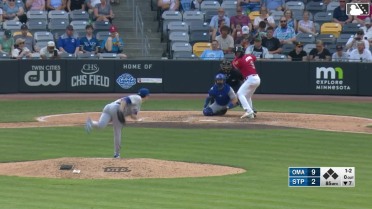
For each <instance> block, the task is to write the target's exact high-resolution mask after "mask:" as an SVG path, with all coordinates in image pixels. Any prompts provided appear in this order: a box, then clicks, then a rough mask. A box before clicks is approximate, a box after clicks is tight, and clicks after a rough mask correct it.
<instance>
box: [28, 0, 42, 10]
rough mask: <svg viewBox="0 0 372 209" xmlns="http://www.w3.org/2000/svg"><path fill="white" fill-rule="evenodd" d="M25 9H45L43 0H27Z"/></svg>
mask: <svg viewBox="0 0 372 209" xmlns="http://www.w3.org/2000/svg"><path fill="white" fill-rule="evenodd" d="M26 9H27V10H37V11H45V0H27V1H26Z"/></svg>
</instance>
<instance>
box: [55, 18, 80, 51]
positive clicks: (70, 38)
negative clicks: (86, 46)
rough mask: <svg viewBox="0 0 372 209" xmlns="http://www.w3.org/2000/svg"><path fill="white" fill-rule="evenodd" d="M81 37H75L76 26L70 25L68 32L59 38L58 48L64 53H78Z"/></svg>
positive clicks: (67, 28)
mask: <svg viewBox="0 0 372 209" xmlns="http://www.w3.org/2000/svg"><path fill="white" fill-rule="evenodd" d="M79 46H80V42H79V39H78V38H76V37H74V27H72V25H68V26H67V27H66V33H65V34H63V35H62V36H60V37H59V38H58V49H59V51H61V52H62V53H69V54H74V55H75V56H76V54H77V53H78V52H79Z"/></svg>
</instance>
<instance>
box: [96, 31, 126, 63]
mask: <svg viewBox="0 0 372 209" xmlns="http://www.w3.org/2000/svg"><path fill="white" fill-rule="evenodd" d="M123 47H124V41H123V39H122V38H120V37H119V33H118V31H117V29H116V27H115V26H111V28H110V36H109V37H107V38H106V39H105V40H103V42H102V44H101V48H102V49H103V53H115V54H117V56H118V57H119V58H120V59H125V58H127V55H125V54H124V53H122V51H123Z"/></svg>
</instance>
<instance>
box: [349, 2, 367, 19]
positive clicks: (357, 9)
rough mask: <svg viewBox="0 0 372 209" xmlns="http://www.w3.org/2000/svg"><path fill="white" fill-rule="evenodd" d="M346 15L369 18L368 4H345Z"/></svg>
mask: <svg viewBox="0 0 372 209" xmlns="http://www.w3.org/2000/svg"><path fill="white" fill-rule="evenodd" d="M346 14H347V15H352V16H359V15H361V16H369V14H370V11H369V3H347V4H346Z"/></svg>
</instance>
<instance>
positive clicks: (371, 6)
mask: <svg viewBox="0 0 372 209" xmlns="http://www.w3.org/2000/svg"><path fill="white" fill-rule="evenodd" d="M341 1H342V0H341ZM357 3H368V4H369V14H368V15H359V16H356V17H354V20H353V22H355V23H359V24H361V25H363V26H364V20H365V19H366V18H367V17H369V18H371V17H372V14H371V11H372V4H371V0H359V1H358V2H357Z"/></svg>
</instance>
